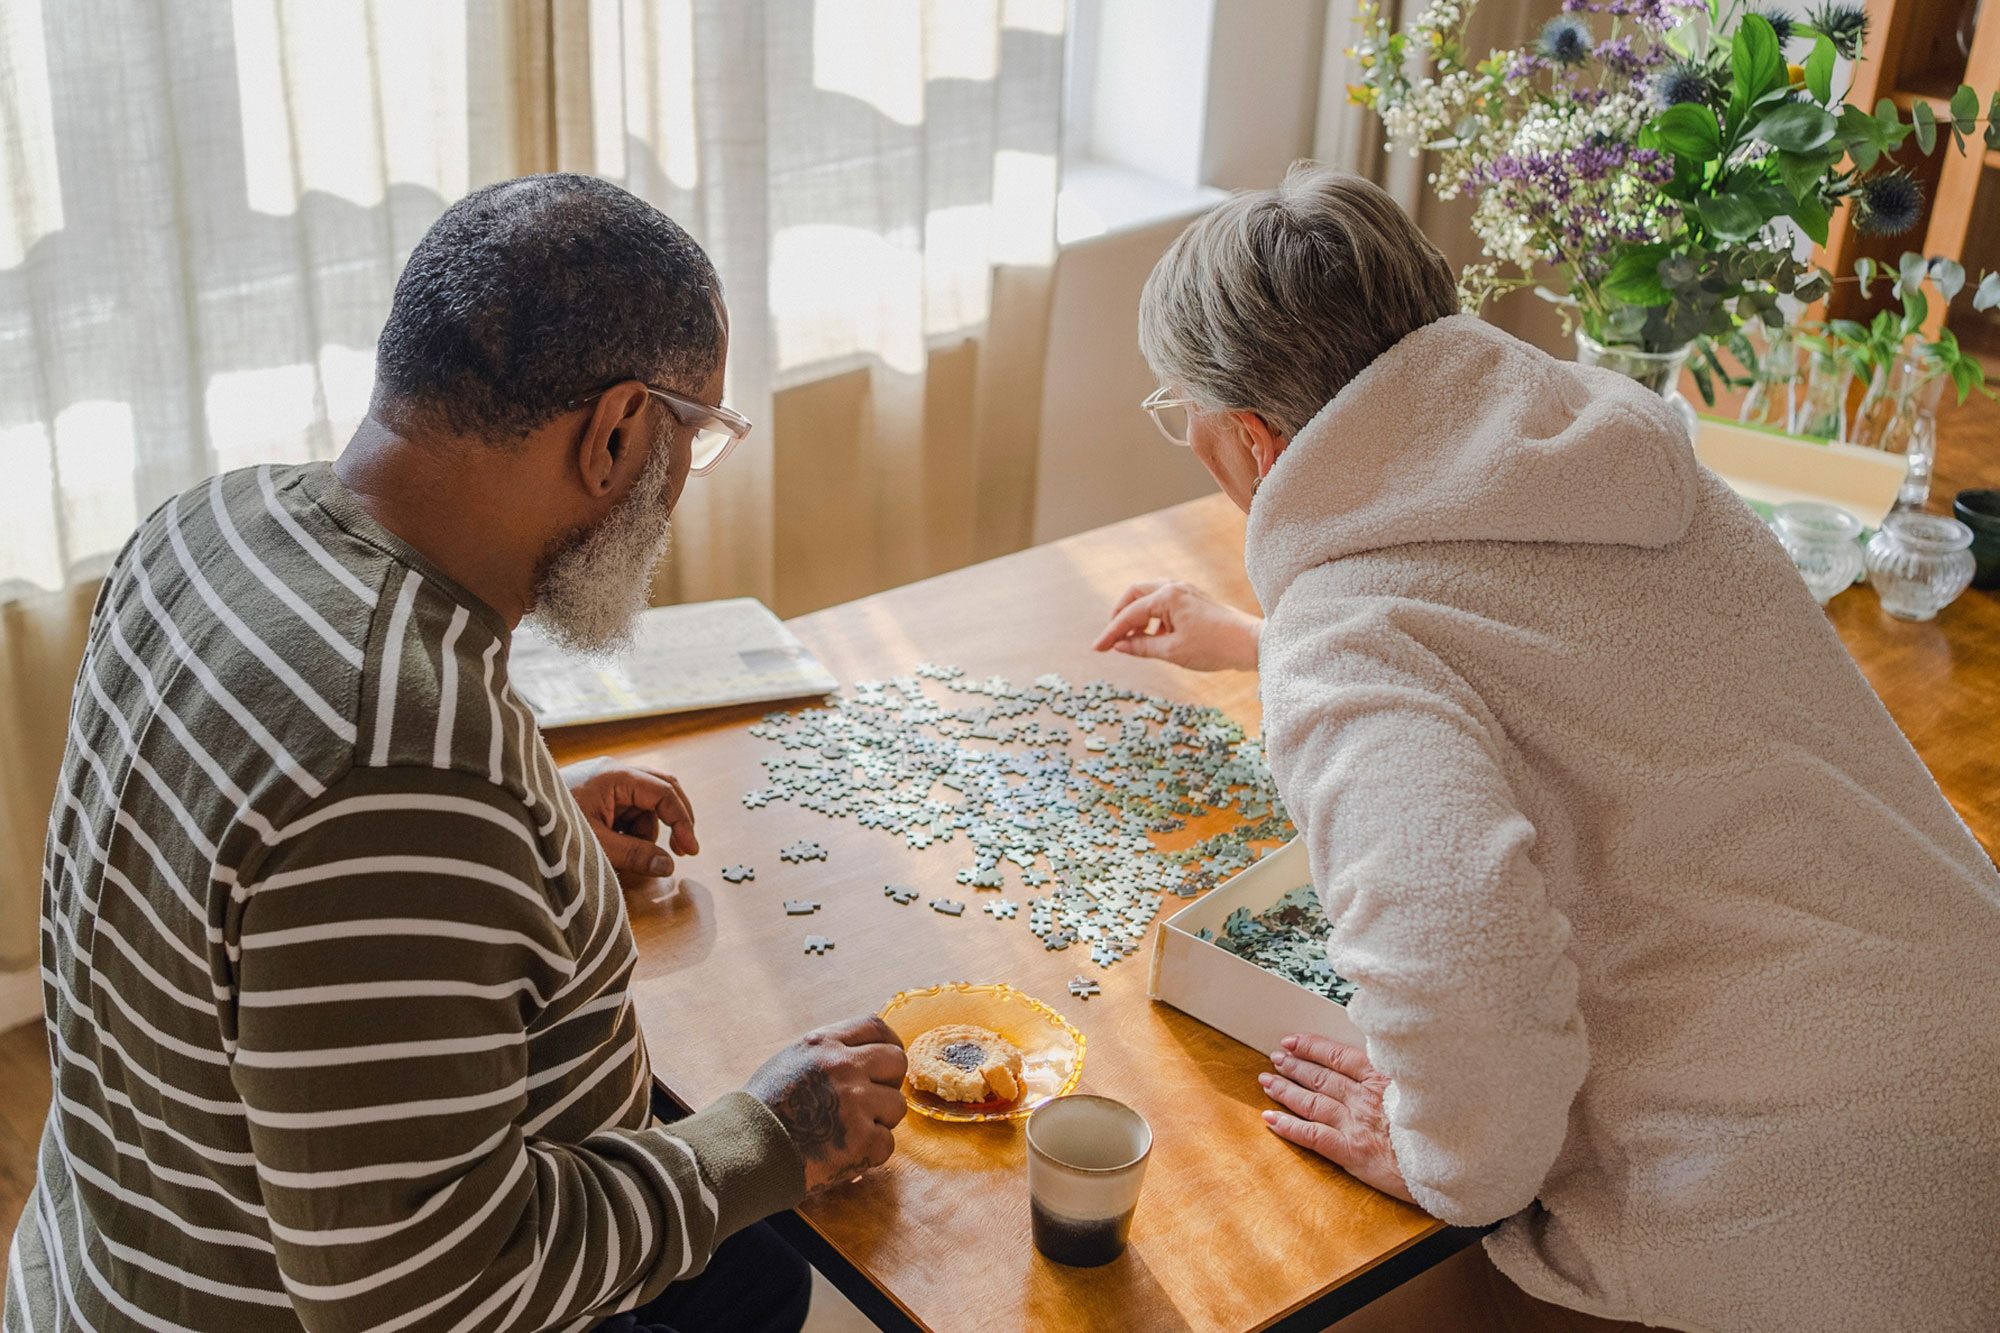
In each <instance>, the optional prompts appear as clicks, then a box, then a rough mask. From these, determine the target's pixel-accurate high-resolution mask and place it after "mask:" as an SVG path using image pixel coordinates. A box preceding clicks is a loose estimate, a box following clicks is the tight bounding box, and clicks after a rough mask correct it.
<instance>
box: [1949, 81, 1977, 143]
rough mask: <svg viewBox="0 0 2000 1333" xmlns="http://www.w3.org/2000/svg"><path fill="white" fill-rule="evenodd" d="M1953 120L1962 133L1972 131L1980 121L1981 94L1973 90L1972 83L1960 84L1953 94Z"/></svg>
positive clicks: (1953, 123) (1955, 126) (1954, 125)
mask: <svg viewBox="0 0 2000 1333" xmlns="http://www.w3.org/2000/svg"><path fill="white" fill-rule="evenodd" d="M1951 121H1952V125H1953V127H1954V128H1956V129H1957V130H1958V132H1959V133H1960V134H1970V133H1972V127H1973V126H1974V125H1976V124H1978V123H1979V94H1978V93H1976V92H1974V91H1972V85H1971V84H1967V83H1961V84H1959V85H1958V91H1957V92H1955V93H1953V94H1952V95H1951Z"/></svg>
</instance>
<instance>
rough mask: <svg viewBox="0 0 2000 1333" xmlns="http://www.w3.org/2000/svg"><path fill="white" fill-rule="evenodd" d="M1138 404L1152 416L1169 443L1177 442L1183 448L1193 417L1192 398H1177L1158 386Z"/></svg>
mask: <svg viewBox="0 0 2000 1333" xmlns="http://www.w3.org/2000/svg"><path fill="white" fill-rule="evenodd" d="M1139 406H1141V407H1143V408H1145V409H1146V411H1147V412H1148V413H1149V414H1150V415H1151V416H1152V418H1153V424H1154V425H1155V426H1158V427H1159V428H1160V434H1162V435H1164V436H1166V437H1167V442H1168V443H1169V444H1178V445H1180V446H1181V447H1182V448H1183V449H1185V448H1186V447H1187V443H1188V426H1189V424H1190V423H1191V422H1192V421H1193V419H1194V399H1192V398H1178V397H1175V396H1174V394H1173V392H1172V391H1171V390H1169V389H1166V388H1158V389H1155V390H1153V391H1152V392H1151V393H1149V394H1147V395H1146V398H1145V401H1144V402H1141V403H1140V404H1139Z"/></svg>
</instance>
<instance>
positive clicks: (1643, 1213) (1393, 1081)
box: [1098, 167, 2000, 1333]
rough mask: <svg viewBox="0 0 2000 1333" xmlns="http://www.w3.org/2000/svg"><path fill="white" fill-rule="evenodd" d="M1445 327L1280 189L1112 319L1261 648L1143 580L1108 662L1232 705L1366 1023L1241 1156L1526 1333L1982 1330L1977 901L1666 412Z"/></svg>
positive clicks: (1993, 1091)
mask: <svg viewBox="0 0 2000 1333" xmlns="http://www.w3.org/2000/svg"><path fill="white" fill-rule="evenodd" d="M1455 310H1456V300H1455V298H1454V294H1453V282H1452V275H1451V272H1450V270H1449V269H1448V267H1447V266H1446V264H1445V262H1444V260H1443V258H1442V257H1441V256H1440V255H1439V254H1438V252H1437V250H1436V249H1435V248H1434V247H1432V246H1431V245H1430V243H1429V242H1428V241H1426V240H1425V239H1424V238H1423V236H1422V235H1421V234H1419V233H1418V232H1417V231H1416V229H1415V228H1414V227H1413V226H1412V225H1411V223H1410V221H1409V220H1408V219H1407V218H1406V217H1404V216H1403V214H1402V212H1401V211H1400V210H1399V209H1398V208H1397V207H1396V205H1395V203H1394V202H1393V201H1391V200H1390V199H1389V197H1388V196H1387V195H1385V194H1384V193H1383V192H1382V191H1380V190H1378V189H1376V188H1375V187H1374V186H1372V185H1370V184H1368V183H1367V182H1365V181H1363V180H1361V179H1360V178H1358V177H1355V176H1351V175H1346V174H1343V173H1339V172H1334V171H1331V170H1327V169H1324V168H1317V167H1303V168H1300V169H1297V170H1295V171H1294V173H1293V174H1292V175H1291V176H1290V177H1289V178H1288V179H1287V180H1286V182H1285V183H1284V185H1283V186H1282V187H1280V188H1279V189H1277V190H1275V191H1266V192H1262V193H1253V194H1245V195H1239V196H1237V197H1235V198H1233V199H1231V200H1230V201H1229V202H1227V203H1225V204H1224V205H1222V206H1221V207H1220V208H1218V209H1216V210H1215V211H1214V212H1212V213H1210V214H1208V215H1207V216H1205V217H1204V218H1202V219H1201V220H1200V221H1198V222H1196V223H1195V224H1194V225H1193V226H1192V227H1190V228H1189V229H1188V230H1187V232H1186V233H1185V234H1184V235H1182V236H1181V237H1180V239H1179V240H1178V241H1176V242H1175V244H1174V246H1173V247H1172V249H1170V250H1169V251H1168V253H1167V255H1166V256H1165V257H1164V258H1163V259H1162V260H1161V261H1160V264H1159V266H1158V267H1157V268H1156V269H1155V270H1154V272H1153V275H1152V278H1151V279H1150V281H1148V283H1147V285H1146V290H1145V295H1144V297H1143V298H1142V303H1141V307H1140V317H1139V336H1140V343H1141V346H1142V347H1143V349H1144V351H1145V354H1146V358H1147V360H1148V362H1149V363H1150V364H1151V366H1152V367H1153V369H1154V371H1155V373H1156V374H1157V375H1158V376H1159V378H1160V380H1161V383H1162V385H1163V386H1164V387H1163V388H1162V390H1161V392H1160V393H1158V394H1155V395H1154V396H1153V398H1151V399H1149V400H1148V406H1149V407H1150V408H1152V409H1153V410H1154V411H1155V414H1156V416H1157V417H1159V418H1160V419H1161V421H1162V425H1163V429H1166V430H1167V431H1168V433H1169V434H1170V435H1171V436H1173V437H1174V438H1175V439H1176V440H1177V442H1180V443H1185V444H1187V445H1189V446H1190V447H1192V448H1193V450H1194V452H1195V454H1196V455H1197V456H1198V457H1199V458H1200V459H1201V461H1202V462H1203V463H1204V464H1205V465H1206V466H1207V468H1208V470H1209V471H1210V472H1211V473H1212V474H1213V475H1214V477H1215V479H1216V482H1217V484H1218V485H1219V486H1220V487H1221V488H1222V490H1223V491H1224V492H1225V493H1226V494H1228V495H1229V497H1230V498H1231V499H1232V500H1234V501H1235V502H1236V503H1237V505H1238V506H1240V507H1241V508H1242V509H1243V510H1244V511H1245V512H1247V513H1248V514H1249V516H1250V517H1249V525H1248V532H1247V537H1246V543H1245V545H1246V549H1245V560H1246V564H1247V566H1248V569H1249V573H1250V577H1251V582H1252V584H1253V585H1254V587H1255V589H1256V592H1257V597H1258V600H1259V601H1260V602H1261V603H1262V604H1263V606H1264V608H1265V610H1266V612H1267V613H1268V620H1267V621H1265V622H1264V623H1263V624H1262V625H1261V626H1260V625H1259V624H1258V622H1255V621H1253V620H1251V619H1249V618H1248V617H1244V616H1242V615H1241V614H1240V613H1237V612H1234V611H1232V610H1230V609H1228V608H1225V607H1222V606H1220V605H1218V604H1216V603H1214V602H1212V601H1210V600H1208V599H1206V598H1205V597H1203V596H1202V595H1201V594H1200V593H1199V592H1198V591H1196V590H1194V589H1190V588H1187V587H1185V586H1184V585H1179V584H1142V585H1139V586H1138V587H1135V588H1134V589H1132V590H1131V592H1129V593H1127V595H1126V598H1125V600H1124V601H1123V602H1122V603H1121V604H1120V606H1119V607H1118V608H1117V609H1116V610H1115V613H1114V615H1113V617H1112V620H1111V622H1110V624H1109V626H1108V627H1107V628H1106V630H1105V632H1104V635H1103V637H1102V638H1101V639H1100V641H1099V643H1098V647H1099V648H1101V649H1117V650H1121V651H1124V652H1129V653H1136V654H1140V655H1144V656H1152V657H1164V658H1167V659H1169V660H1172V661H1176V662H1180V663H1182V664H1184V665H1188V666H1192V667H1195V668H1198V669H1204V670H1208V669H1216V668H1241V669H1250V668H1256V669H1258V670H1260V671H1261V672H1262V682H1261V685H1262V695H1263V703H1264V726H1265V743H1266V747H1267V749H1268V751H1269V754H1270V758H1271V763H1272V767H1273V769H1274V771H1275V773H1276V775H1277V779H1278V783H1279V787H1280V790H1281V791H1282V793H1283V795H1284V798H1285V803H1286V805H1287V807H1288V808H1289V810H1290V813H1291V816H1292V818H1293V820H1294V822H1295V823H1296V824H1297V825H1298V827H1299V830H1300V832H1301V834H1302V836H1303V837H1304V838H1305V840H1306V844H1307V847H1308V850H1309V852H1310V856H1311V862H1312V868H1313V878H1314V882H1315V883H1316V884H1317V885H1318V886H1319V890H1320V893H1321V895H1322V897H1323V899H1324V901H1325V905H1326V912H1327V918H1328V919H1329V920H1330V921H1331V922H1333V925H1334V931H1333V936H1332V939H1331V941H1330V943H1329V946H1328V947H1329V953H1330V956H1331V959H1332V962H1333V965H1334V967H1335V968H1336V970H1338V971H1339V972H1340V973H1341V974H1342V975H1344V976H1346V977H1348V978H1350V979H1352V980H1353V981H1354V982H1356V983H1357V985H1358V987H1359V989H1358V992H1357V994H1356V996H1355V999H1354V1001H1353V1003H1352V1005H1351V1006H1350V1007H1349V1012H1350V1014H1351V1015H1352V1017H1353V1019H1354V1022H1355V1024H1356V1026H1357V1027H1358V1028H1359V1029H1360V1030H1361V1032H1362V1033H1363V1034H1364V1036H1365V1037H1366V1040H1367V1049H1366V1051H1365V1052H1363V1051H1359V1050H1354V1049H1351V1048H1343V1047H1340V1046H1338V1045H1336V1044H1335V1043H1332V1042H1328V1041H1326V1040H1324V1039H1322V1038H1314V1037H1310V1036H1303V1037H1299V1038H1290V1039H1288V1040H1287V1047H1288V1049H1287V1050H1285V1051H1282V1052H1279V1053H1277V1055H1276V1057H1275V1062H1276V1068H1275V1070H1274V1071H1273V1073H1271V1074H1269V1075H1266V1076H1264V1078H1263V1080H1262V1081H1263V1084H1264V1087H1265V1089H1266V1091H1267V1092H1268V1093H1269V1094H1270V1095H1271V1096H1272V1098H1273V1099H1275V1100H1276V1101H1277V1102H1278V1103H1279V1104H1280V1105H1281V1106H1282V1107H1283V1108H1284V1110H1283V1111H1276V1112H1266V1113H1265V1117H1266V1119H1267V1121H1269V1122H1270V1123H1271V1125H1272V1128H1273V1129H1274V1130H1276V1131H1277V1132H1278V1133H1280V1134H1283V1135H1284V1136H1285V1137H1287V1138H1289V1139H1292V1140H1293V1141H1295V1142H1297V1143H1300V1144H1302V1145H1304V1146H1306V1147H1309V1148H1313V1149H1315V1150H1317V1151H1319V1152H1320V1153H1322V1154H1324V1155H1325V1156H1327V1157H1329V1158H1331V1159H1332V1160H1333V1161H1335V1162H1337V1163H1338V1164H1340V1165H1341V1166H1343V1167H1345V1168H1347V1169H1348V1170H1349V1171H1351V1172H1353V1173H1354V1174H1355V1175H1356V1176H1358V1177H1360V1178H1361V1179H1362V1180H1365V1181H1367V1182H1369V1183H1370V1184H1373V1185H1375V1186H1377V1187H1378V1188H1381V1189H1384V1190H1386V1191H1388V1192H1390V1193H1392V1194H1396V1195H1398V1196H1400V1197H1403V1198H1406V1199H1411V1200H1413V1201H1415V1202H1416V1203H1417V1204H1419V1205H1420V1206H1422V1207H1423V1208H1424V1209H1426V1210H1427V1211H1429V1212H1431V1213H1432V1214H1434V1215H1436V1216H1438V1217H1440V1218H1442V1219H1444V1220H1445V1221H1448V1222H1453V1223H1459V1224H1465V1225H1481V1224H1485V1223H1490V1222H1495V1221H1499V1220H1501V1219H1506V1220H1505V1223H1504V1225H1503V1226H1501V1228H1500V1229H1499V1230H1498V1231H1497V1232H1495V1233H1494V1234H1493V1235H1492V1236H1491V1237H1490V1238H1489V1239H1488V1241H1487V1242H1486V1247H1487V1252H1488V1255H1489V1256H1490V1258H1491V1260H1492V1263H1493V1264H1494V1265H1496V1266H1497V1267H1498V1268H1499V1270H1500V1271H1501V1272H1502V1273H1504V1274H1505V1275H1506V1276H1507V1277H1508V1278H1510V1279H1512V1281H1513V1283H1514V1284H1518V1288H1519V1290H1516V1289H1515V1287H1512V1286H1507V1285H1506V1284H1496V1286H1495V1288H1494V1297H1493V1299H1494V1301H1495V1303H1496V1304H1497V1305H1499V1306H1503V1307H1507V1308H1509V1309H1511V1310H1512V1311H1513V1314H1511V1315H1508V1316H1505V1317H1507V1318H1515V1319H1518V1320H1519V1322H1520V1324H1521V1326H1533V1327H1546V1326H1551V1325H1559V1324H1560V1323H1561V1322H1562V1321H1564V1320H1568V1321H1569V1322H1571V1323H1573V1324H1575V1325H1577V1326H1586V1327H1603V1326H1604V1321H1609V1320H1618V1321H1636V1322H1644V1323H1648V1324H1655V1325H1664V1326H1667V1327H1675V1328H1712V1329H1760V1330H1762V1329H1791V1328H1800V1329H1805V1328H1810V1329H1815V1330H1821V1329H1855V1330H1870V1333H1873V1331H1874V1330H1881V1329H1889V1328H1910V1327H1924V1328H1927V1329H1940V1328H1974V1327H1979V1328H1990V1327H1992V1322H1991V1321H1992V1320H1993V1319H1994V1318H1995V1311H1996V1310H2000V1128H1996V1126H2000V1117H1996V1116H1995V1115H1994V1113H1993V1108H1994V1107H1995V1105H1996V1104H2000V999H1996V997H2000V876H1996V873H1995V870H1994V867H1993V863H1992V862H1991V861H1990V860H1989V859H1988V857H1987V856H1986V854H1985V853H1984V852H1983V851H1982V850H1981V848H1980V846H1979V844H1978V843H1977V841H1976V840H1975V839H1974V838H1973V837H1972V835H1971V834H1970V832H1968V831H1967V829H1966V827H1965V825H1964V824H1963V823H1962V822H1961V821H1960V820H1959V819H1958V818H1957V816H1956V815H1955V814H1954V813H1953V812H1952V810H1951V808H1950V807H1949V806H1948V805H1947V804H1946V802H1945V801H1944V799H1943V797H1942V796H1941V795H1940V794H1939V792H1938V789H1937V786H1936V784H1935V783H1934V782H1933V781H1932V780H1931V777H1930V775H1929V773H1927V772H1926V771H1925V769H1924V767H1923V764H1922V763H1921V762H1920V761H1919V760H1918V758H1917V756H1916V754H1915V753H1914V752H1913V751H1912V750H1911V749H1910V746H1909V744H1908V743H1907V742H1906V741H1905V740H1904V739H1903V736H1902V734H1901V733H1900V732H1898V731H1897V729H1896V726H1895V724H1894V722H1892V721H1891V720H1890V718H1889V715H1888V713H1887V712H1886V711H1885V710H1884V709H1883V707H1882V705H1881V703H1880V701H1878V700H1877V699H1876V697H1875V695H1874V694H1873V692H1872V691H1871V690H1870V689H1869V687H1868V685H1867V683H1866V681H1865V680H1863V678H1862V676H1861V674H1860V673H1859V671H1857V670H1856V668H1855V666H1854V664H1853V662H1852V661H1851V660H1850V659H1849V658H1848V655H1847V653H1846V651H1845V650H1844V649H1843V648H1842V646H1841V644H1840V641H1839V639H1838V638H1837V637H1836V636H1835V635H1834V632H1833V630H1832V629H1831V628H1830V627H1829V625H1828V623H1827V621H1826V618H1825V617H1824V615H1822V614H1821V612H1820V611H1819V609H1818V608H1817V607H1816V606H1815V605H1814V603H1813V599H1812V598H1811V596H1810V595H1808V594H1807V592H1806V590H1805V588H1804V586H1803V584H1802V583H1801V582H1800V580H1799V578H1798V576H1797V574H1796V573H1795V572H1794V571H1793V569H1792V568H1791V565H1790V564H1789V562H1788V561H1787V559H1786V556H1785V554H1784V552H1783V551H1782V550H1781V549H1780V548H1779V546H1778V544H1777V543H1776V541H1774V540H1773V539H1772V538H1771V536H1770V535H1769V533H1767V532H1766V531H1765V529H1764V527H1763V525H1762V524H1760V523H1759V522H1758V521H1757V519H1756V518H1755V517H1754V516H1753V515H1752V514H1751V513H1750V511H1749V510H1748V509H1747V508H1745V507H1744V505H1743V504H1742V503H1740V502H1739V501H1738V500H1737V499H1736V498H1735V497H1734V496H1733V495H1732V494H1731V493H1730V492H1729V490H1728V489H1727V488H1726V487H1725V486H1724V485H1723V484H1722V483H1721V482H1720V481H1718V480H1717V479H1716V478H1715V477H1714V476H1713V475H1712V474H1710V473H1708V472H1706V471H1704V470H1703V469H1702V468H1700V467H1699V466H1698V465H1697V464H1696V462H1695V460H1694V456H1693V452H1692V450H1691V449H1690V448H1689V444H1688V440H1687V437H1686V435H1685V433H1684V432H1683V431H1682V429H1681V427H1680V426H1679V425H1678V424H1677V422H1676V420H1675V418H1674V416H1673V414H1672V413H1671V412H1669V411H1668V410H1667V409H1666V407H1665V406H1664V404H1663V403H1662V402H1661V400H1660V399H1659V398H1658V397H1656V396H1654V395H1651V394H1648V393H1646V392H1644V391H1642V390H1641V389H1639V388H1638V387H1637V386H1635V385H1634V384H1632V383H1631V382H1629V381H1627V380H1625V379H1622V378H1620V377H1619V376H1617V375H1614V374H1610V373H1607V372H1604V371H1599V370H1592V369H1587V368H1584V367H1581V366H1577V365H1574V364H1571V363H1568V362H1564V361H1558V360H1556V359H1554V358H1552V357H1550V356H1547V355H1545V354H1544V353H1542V352H1540V351H1538V350H1536V349H1535V348H1533V347H1530V346H1528V345H1526V344H1524V343H1522V342H1519V341H1517V340H1516V339H1514V338H1511V337H1509V336H1508V335H1506V334H1504V333H1502V332H1500V331H1499V330H1497V329H1495V328H1492V327H1490V326H1488V325H1486V324H1483V323H1481V322H1479V321H1478V320H1476V319H1472V318H1470V317H1468V316H1464V315H1460V314H1456V313H1454V312H1455ZM1260 636H1261V641H1260ZM1523 1292H1525V1293H1526V1294H1525V1295H1524V1294H1522V1293H1523ZM1542 1303H1550V1304H1542ZM1552 1306H1553V1307H1563V1309H1553V1308H1552ZM1523 1311H1526V1312H1528V1313H1527V1314H1525V1315H1524V1314H1523V1313H1522V1312H1523ZM1535 1312H1539V1315H1538V1314H1536V1313H1535ZM1570 1312H1581V1313H1580V1314H1574V1315H1572V1314H1571V1313H1570ZM1494 1317H1501V1316H1494Z"/></svg>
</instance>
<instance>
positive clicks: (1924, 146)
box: [1910, 98, 1937, 153]
mask: <svg viewBox="0 0 2000 1333" xmlns="http://www.w3.org/2000/svg"><path fill="white" fill-rule="evenodd" d="M1910 126H1911V128H1912V129H1914V130H1915V131H1916V132H1917V148H1918V149H1919V150H1920V151H1922V152H1925V153H1928V152H1930V151H1931V150H1932V149H1933V148H1936V147H1937V113H1936V112H1935V111H1932V110H1931V104H1930V103H1929V102H1926V101H1924V100H1923V99H1922V98H1918V99H1917V102H1916V105H1914V106H1912V107H1911V108H1910Z"/></svg>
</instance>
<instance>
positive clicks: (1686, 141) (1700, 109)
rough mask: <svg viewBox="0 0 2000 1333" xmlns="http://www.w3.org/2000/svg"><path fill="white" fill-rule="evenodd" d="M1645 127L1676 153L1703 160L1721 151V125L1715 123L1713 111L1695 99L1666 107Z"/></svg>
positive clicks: (1709, 158) (1663, 145)
mask: <svg viewBox="0 0 2000 1333" xmlns="http://www.w3.org/2000/svg"><path fill="white" fill-rule="evenodd" d="M1647 129H1649V130H1650V131H1652V134H1653V137H1654V138H1655V139H1657V140H1658V141H1659V144H1660V146H1661V147H1662V148H1665V149H1666V150H1667V151H1669V152H1671V153H1673V154H1674V155H1675V156H1676V157H1685V158H1688V159H1690V160H1692V161H1695V162H1707V161H1709V160H1711V159H1713V158H1715V157H1717V156H1719V155H1720V154H1721V152H1722V127H1721V126H1720V125H1718V124H1717V123H1716V120H1715V112H1713V111H1711V110H1710V109H1709V108H1708V107H1706V106H1703V105H1702V104H1701V103H1699V102H1683V103H1681V104H1680V105H1679V106H1670V107H1668V108H1667V109H1666V110H1665V111H1662V112H1661V113H1660V114H1659V115H1658V116H1656V117H1654V118H1653V122H1652V124H1650V125H1648V126H1647Z"/></svg>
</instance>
